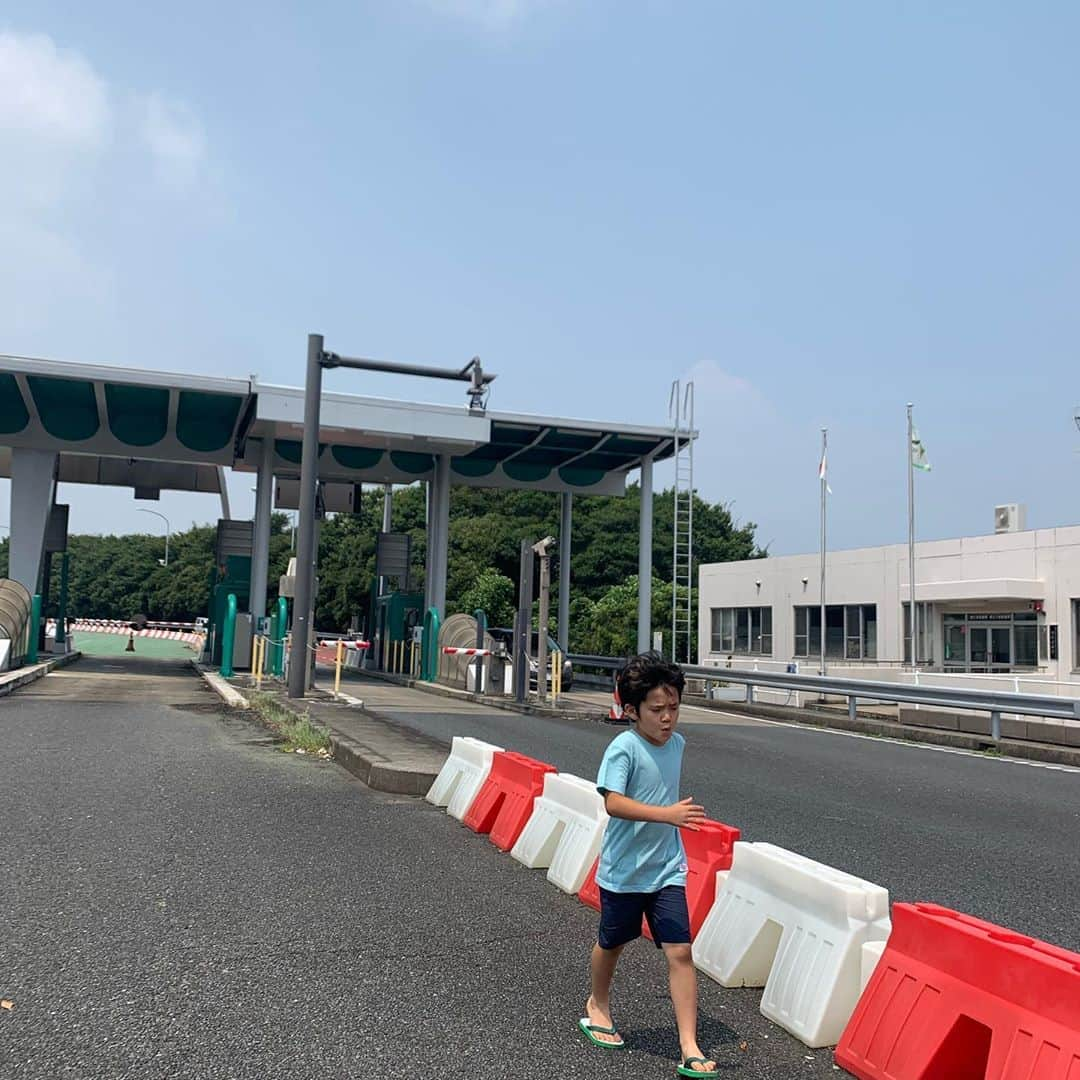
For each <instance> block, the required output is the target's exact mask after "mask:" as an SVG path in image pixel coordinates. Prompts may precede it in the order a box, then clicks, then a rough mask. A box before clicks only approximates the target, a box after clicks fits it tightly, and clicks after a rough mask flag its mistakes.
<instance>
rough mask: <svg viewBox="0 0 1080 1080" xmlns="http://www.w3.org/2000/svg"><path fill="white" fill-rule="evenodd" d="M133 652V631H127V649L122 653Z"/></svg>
mask: <svg viewBox="0 0 1080 1080" xmlns="http://www.w3.org/2000/svg"><path fill="white" fill-rule="evenodd" d="M134 651H135V631H134V630H129V631H128V643H127V648H126V649H124V652H134Z"/></svg>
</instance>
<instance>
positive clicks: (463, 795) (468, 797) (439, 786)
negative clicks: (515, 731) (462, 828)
mask: <svg viewBox="0 0 1080 1080" xmlns="http://www.w3.org/2000/svg"><path fill="white" fill-rule="evenodd" d="M499 753H502V747H501V746H496V745H495V744H494V743H488V742H483V741H481V740H480V739H473V738H470V737H469V736H467V735H455V736H454V739H453V742H452V743H451V744H450V756H449V757H448V758H447V759H446V763H445V764H444V765H443V767H442V768H441V769H440V770H439V775H438V776H436V777H435V783H433V784H432V785H431V788H430V790H429V791H428V793H427V795H425V796H424V798H426V799H427V801H428V802H429V803H434V804H435V805H436V806H445V807H446V812H447V813H448V814H449V815H450V816H451V817H453V818H457V820H458V821H461V819H462V818H464V817H465V815H466V814H467V813H468V812H469V807H470V806H472V804H473V802H474V801H475V799H476V795H477V792H479V790H480V789H481V788H482V787H483V786H484V781H485V780H487V778H488V774H489V773H490V772H491V762H492V759H493V758H494V756H495V755H496V754H499Z"/></svg>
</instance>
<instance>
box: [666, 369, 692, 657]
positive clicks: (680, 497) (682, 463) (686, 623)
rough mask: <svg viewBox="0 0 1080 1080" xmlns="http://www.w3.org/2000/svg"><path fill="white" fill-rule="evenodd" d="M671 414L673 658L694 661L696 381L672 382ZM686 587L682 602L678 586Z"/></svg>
mask: <svg viewBox="0 0 1080 1080" xmlns="http://www.w3.org/2000/svg"><path fill="white" fill-rule="evenodd" d="M668 417H669V419H670V420H671V422H672V435H673V438H674V450H675V454H674V458H675V489H674V497H675V498H674V502H675V505H674V525H673V536H672V540H673V543H672V561H671V659H672V660H673V661H675V662H676V663H678V662H679V661H682V662H684V663H687V664H690V663H693V662H694V657H693V656H692V654H691V649H692V646H693V626H694V603H693V597H692V592H693V583H694V437H693V431H694V384H693V383H692V382H688V383H687V384H686V386H685V388H684V387H683V386H682V385H681V383H680V381H679V380H678V379H676V380H675V382H673V383H672V384H671V397H670V399H669V401H668ZM680 588H682V589H684V590H685V593H684V595H683V597H682V599H681V601H680V597H679V589H680Z"/></svg>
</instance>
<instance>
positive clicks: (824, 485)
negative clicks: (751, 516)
mask: <svg viewBox="0 0 1080 1080" xmlns="http://www.w3.org/2000/svg"><path fill="white" fill-rule="evenodd" d="M828 446H829V429H828V428H822V429H821V674H822V675H824V674H825V497H826V492H827V490H828V479H827V476H826V474H827V472H828V463H827V459H826V451H827V450H828Z"/></svg>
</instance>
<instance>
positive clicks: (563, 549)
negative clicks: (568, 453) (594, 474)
mask: <svg viewBox="0 0 1080 1080" xmlns="http://www.w3.org/2000/svg"><path fill="white" fill-rule="evenodd" d="M561 504H562V505H561V508H560V509H561V511H562V513H561V514H560V517H559V628H558V637H559V645H560V646H561V647H562V651H563V652H564V653H568V652H569V651H570V544H571V537H572V534H573V527H574V510H573V507H574V496H573V494H572V493H571V492H569V491H564V492H563V493H562V499H561Z"/></svg>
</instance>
